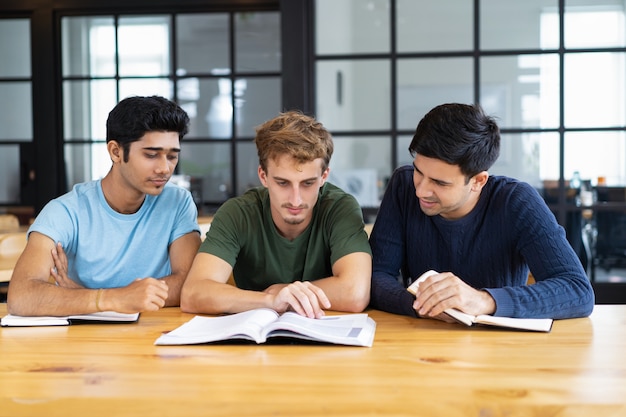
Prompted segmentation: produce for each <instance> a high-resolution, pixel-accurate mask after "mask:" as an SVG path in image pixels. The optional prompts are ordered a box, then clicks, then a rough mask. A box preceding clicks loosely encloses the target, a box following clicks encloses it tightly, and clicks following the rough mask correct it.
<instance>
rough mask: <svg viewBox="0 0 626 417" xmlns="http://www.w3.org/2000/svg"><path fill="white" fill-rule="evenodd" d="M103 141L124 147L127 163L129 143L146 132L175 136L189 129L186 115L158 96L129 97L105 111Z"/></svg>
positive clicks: (179, 135) (179, 108) (181, 136)
mask: <svg viewBox="0 0 626 417" xmlns="http://www.w3.org/2000/svg"><path fill="white" fill-rule="evenodd" d="M106 131H107V132H106V135H107V136H106V141H107V143H108V142H110V141H112V140H114V141H116V142H118V143H119V144H120V145H121V146H122V148H123V149H124V161H125V162H128V152H129V150H130V144H131V143H132V142H136V141H138V140H139V139H141V137H143V135H145V134H146V133H147V132H178V138H179V139H181V140H182V139H183V137H184V136H185V135H186V134H187V132H188V131H189V116H188V115H187V113H186V112H185V111H184V110H183V109H182V108H181V107H180V106H179V105H178V104H176V103H174V102H173V101H171V100H168V99H166V98H164V97H160V96H147V97H142V96H132V97H127V98H125V99H123V100H122V101H120V102H119V103H118V104H117V105H116V106H115V107H114V108H113V110H111V112H110V113H109V117H108V119H107V123H106Z"/></svg>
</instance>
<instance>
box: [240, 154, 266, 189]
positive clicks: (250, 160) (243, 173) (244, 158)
mask: <svg viewBox="0 0 626 417" xmlns="http://www.w3.org/2000/svg"><path fill="white" fill-rule="evenodd" d="M258 168H259V155H258V154H257V151H256V145H255V144H254V143H253V142H239V143H237V194H238V195H241V194H243V193H245V192H246V190H248V189H250V188H252V187H257V186H259V185H261V181H259V169H258Z"/></svg>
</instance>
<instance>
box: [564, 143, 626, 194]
mask: <svg viewBox="0 0 626 417" xmlns="http://www.w3.org/2000/svg"><path fill="white" fill-rule="evenodd" d="M590 144H593V145H592V146H590ZM563 171H564V172H563V175H564V176H565V178H566V179H569V178H572V175H573V174H574V171H578V172H579V173H580V177H581V179H583V180H589V181H590V182H591V184H593V185H596V184H597V182H598V177H604V178H605V180H604V182H605V183H606V185H608V186H615V185H624V184H626V133H625V132H568V133H565V165H564V167H563Z"/></svg>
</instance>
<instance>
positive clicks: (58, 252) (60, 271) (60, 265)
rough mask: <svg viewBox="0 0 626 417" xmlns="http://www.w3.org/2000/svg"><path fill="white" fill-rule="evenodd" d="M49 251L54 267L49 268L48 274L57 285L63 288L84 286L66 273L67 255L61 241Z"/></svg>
mask: <svg viewBox="0 0 626 417" xmlns="http://www.w3.org/2000/svg"><path fill="white" fill-rule="evenodd" d="M51 252H52V260H53V261H54V267H53V268H52V269H51V270H50V275H51V276H52V278H53V279H54V281H55V282H56V283H57V285H58V286H59V287H64V288H85V287H83V286H82V285H80V284H79V283H77V282H76V281H74V280H73V279H72V278H70V277H69V275H67V255H66V254H65V251H64V250H63V245H61V242H59V243H57V244H56V246H55V247H54V248H53V249H52V251H51Z"/></svg>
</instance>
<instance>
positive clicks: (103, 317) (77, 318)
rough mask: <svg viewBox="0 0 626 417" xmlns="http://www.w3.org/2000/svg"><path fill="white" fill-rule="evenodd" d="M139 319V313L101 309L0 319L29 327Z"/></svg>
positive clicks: (11, 316) (5, 323)
mask: <svg viewBox="0 0 626 417" xmlns="http://www.w3.org/2000/svg"><path fill="white" fill-rule="evenodd" d="M138 319H139V313H133V314H126V313H116V312H115V311H101V312H98V313H91V314H77V315H73V316H63V317H55V316H32V317H27V316H15V315H12V314H7V315H6V316H4V317H2V320H0V325H2V326H15V327H19V326H21V327H29V326H68V325H70V324H78V323H134V322H136V321H137V320H138Z"/></svg>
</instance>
